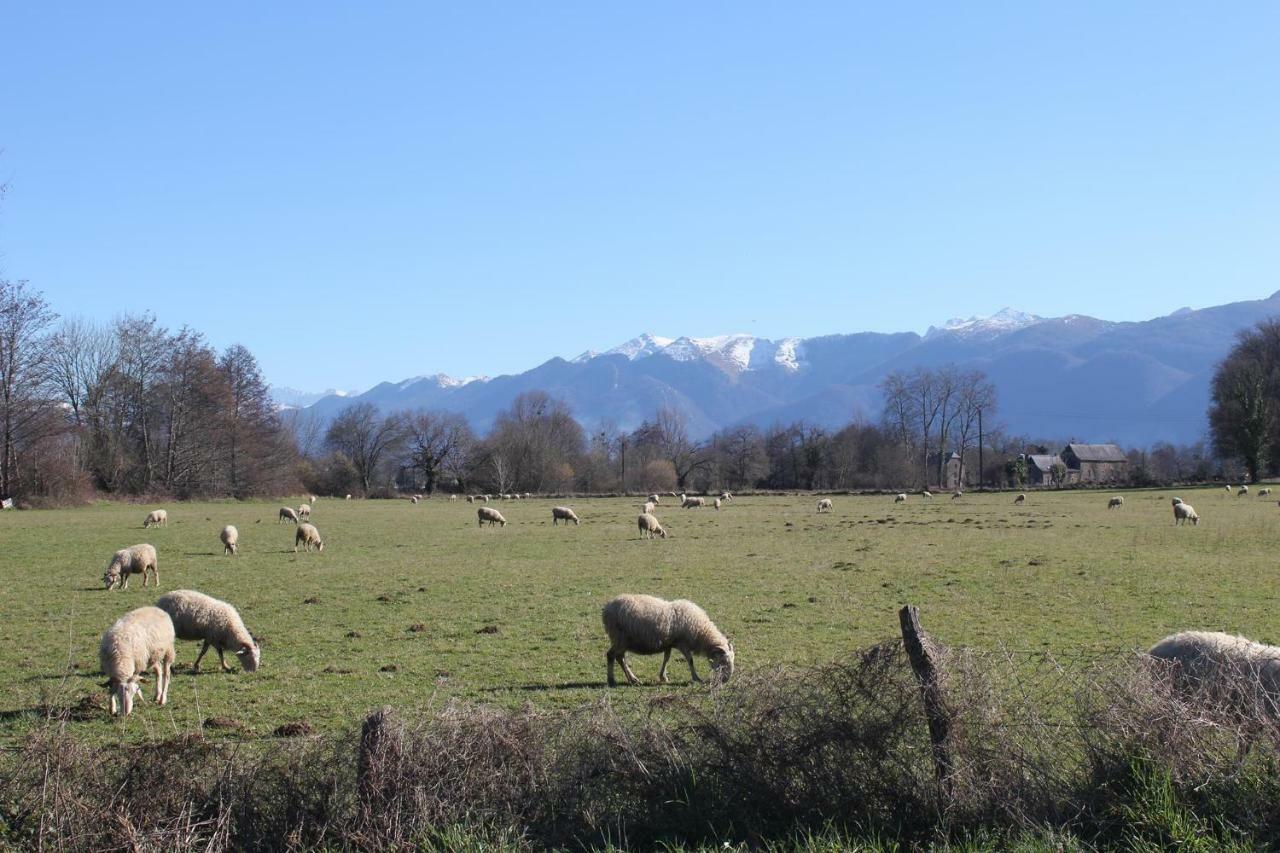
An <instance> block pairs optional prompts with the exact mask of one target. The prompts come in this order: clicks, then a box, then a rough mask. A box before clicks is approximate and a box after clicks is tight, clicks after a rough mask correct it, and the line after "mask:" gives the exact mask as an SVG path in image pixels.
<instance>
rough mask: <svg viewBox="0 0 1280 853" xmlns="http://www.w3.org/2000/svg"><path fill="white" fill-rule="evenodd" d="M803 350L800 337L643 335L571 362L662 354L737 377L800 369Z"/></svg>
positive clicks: (586, 353)
mask: <svg viewBox="0 0 1280 853" xmlns="http://www.w3.org/2000/svg"><path fill="white" fill-rule="evenodd" d="M803 349H804V348H803V346H802V345H801V340H800V339H799V338H784V339H782V340H781V341H770V340H766V339H765V338H757V337H753V336H751V335H747V334H733V335H714V336H712V337H706V338H692V337H688V336H682V337H679V338H664V337H660V336H658V335H653V334H650V333H648V332H646V333H645V334H643V335H640V336H639V337H636V338H632V339H631V340H629V341H627V342H626V343H624V344H621V345H619V346H616V347H614V348H613V349H611V350H607V351H605V352H603V353H598V352H596V351H594V350H587V351H586V352H584V353H583V354H582V355H580V356H578V357H577V358H575V359H574V361H576V362H585V361H590V360H591V359H593V358H596V357H598V356H601V355H623V356H626V357H627V358H628V359H630V360H631V361H636V360H637V359H641V358H647V357H649V356H651V355H657V354H659V353H661V354H662V355H665V356H666V357H667V358H670V359H672V360H673V361H706V362H707V363H709V364H712V365H714V366H715V367H717V368H719V369H720V370H723V371H724V372H725V373H729V374H734V375H736V374H738V373H741V372H743V371H745V370H762V369H764V368H767V367H769V366H777V367H781V368H782V369H784V370H788V371H796V370H799V369H800V368H801V367H802V366H803V364H804V358H803V356H804V353H803Z"/></svg>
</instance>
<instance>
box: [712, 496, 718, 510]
mask: <svg viewBox="0 0 1280 853" xmlns="http://www.w3.org/2000/svg"><path fill="white" fill-rule="evenodd" d="M711 503H712V505H713V506H715V508H716V510H717V511H719V509H720V498H716V499H715V500H714V501H712V502H711Z"/></svg>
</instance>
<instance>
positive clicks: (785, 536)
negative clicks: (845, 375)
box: [0, 489, 1280, 741]
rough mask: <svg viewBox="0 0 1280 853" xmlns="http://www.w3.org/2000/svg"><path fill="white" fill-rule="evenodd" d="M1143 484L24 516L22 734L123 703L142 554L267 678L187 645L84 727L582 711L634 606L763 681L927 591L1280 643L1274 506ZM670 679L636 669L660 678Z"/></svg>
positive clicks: (18, 602) (1042, 627) (1047, 616)
mask: <svg viewBox="0 0 1280 853" xmlns="http://www.w3.org/2000/svg"><path fill="white" fill-rule="evenodd" d="M1174 494H1177V495H1178V496H1180V497H1182V498H1183V499H1184V500H1186V501H1188V502H1190V503H1192V504H1194V505H1195V507H1196V509H1197V510H1198V511H1199V513H1200V516H1201V518H1202V519H1203V520H1202V522H1201V524H1200V526H1199V527H1196V528H1190V527H1187V528H1183V527H1177V528H1175V527H1174V526H1173V521H1172V514H1171V512H1170V508H1169V498H1170V497H1171V496H1172V495H1174ZM1125 495H1126V504H1125V506H1124V507H1123V508H1122V509H1119V510H1112V511H1108V510H1107V509H1106V504H1107V497H1108V494H1107V493H1105V492H1064V493H1047V492H1046V493H1040V492H1031V493H1029V499H1028V502H1027V504H1026V505H1025V506H1014V505H1013V503H1012V501H1013V496H1012V495H1011V494H1008V493H1001V494H992V495H968V496H965V497H964V498H963V499H961V500H959V501H955V502H953V501H951V500H950V499H948V498H946V497H937V498H934V499H933V500H931V501H928V500H925V499H923V498H920V497H918V496H912V497H911V498H910V499H909V500H908V502H907V503H906V504H900V505H894V504H893V502H892V499H891V498H889V497H878V496H877V497H842V496H837V497H835V498H834V502H835V510H834V512H832V513H831V514H829V515H816V514H815V512H814V506H815V499H813V498H810V497H808V496H802V497H742V498H738V499H736V500H734V501H733V502H732V503H730V504H728V505H727V506H726V508H725V509H724V510H723V511H721V512H718V513H717V512H716V511H715V510H713V509H699V510H679V509H677V508H675V507H667V506H665V505H664V506H661V507H659V510H658V514H659V517H660V518H661V519H662V521H663V523H664V524H665V525H666V526H667V528H668V530H669V531H670V532H671V538H669V539H667V540H665V541H652V542H651V541H647V540H640V539H639V538H637V531H636V527H635V516H636V513H637V512H638V508H637V506H638V502H637V501H636V500H631V499H591V500H576V501H550V500H529V501H518V502H501V503H499V504H497V506H498V507H499V509H501V511H502V512H503V513H504V514H505V515H506V517H507V519H508V521H509V522H510V523H509V524H508V525H507V526H506V527H505V528H501V529H500V528H493V529H489V528H487V527H486V528H485V529H477V526H476V520H475V508H474V507H473V506H470V505H468V504H466V503H465V502H463V501H457V502H450V501H442V500H439V499H434V500H431V501H426V502H424V503H422V504H419V505H417V506H415V505H412V504H410V503H409V502H407V501H349V502H347V501H332V500H325V499H322V500H320V501H319V502H318V504H317V506H316V508H315V512H314V516H313V522H314V523H315V524H316V525H317V527H318V528H319V529H320V531H321V534H322V535H323V537H324V540H325V550H324V552H323V553H321V554H315V553H311V554H304V553H298V554H294V553H293V532H294V528H293V526H292V525H277V523H276V510H277V508H278V507H279V506H280V504H279V503H278V502H270V503H267V502H256V503H234V502H206V503H191V504H181V503H173V504H168V505H167V506H166V508H167V509H168V510H169V517H170V523H169V526H168V527H167V528H161V529H151V530H143V529H142V528H141V522H142V519H143V517H144V516H145V515H146V513H147V511H148V510H149V509H150V508H151V507H149V506H131V505H120V504H102V505H98V506H94V507H90V508H85V509H70V510H54V511H31V512H9V513H4V514H3V515H0V536H3V541H4V550H3V552H2V553H3V557H0V575H2V577H0V581H2V582H0V613H2V614H3V617H2V619H0V640H2V642H0V682H2V683H5V684H7V685H9V688H10V689H9V690H8V691H6V699H5V700H4V702H3V703H2V704H0V734H2V735H3V736H4V738H5V739H7V740H10V741H12V740H13V739H14V738H15V737H16V736H18V735H20V734H22V733H23V732H25V731H27V730H29V729H31V728H32V727H33V726H34V725H36V724H37V722H38V720H39V717H40V709H41V708H42V707H47V706H51V705H69V704H72V705H73V704H75V703H76V702H77V701H79V700H81V699H82V698H83V697H85V696H91V695H97V696H99V697H102V696H104V695H105V691H104V690H103V689H102V687H101V681H102V678H101V676H100V675H98V674H97V669H98V665H97V644H98V638H99V637H100V635H101V633H102V631H103V630H104V629H105V628H106V627H107V626H108V625H109V624H110V623H111V622H112V621H113V620H114V619H115V618H117V617H118V616H119V615H120V614H122V613H124V612H125V611H127V610H129V609H131V608H133V607H137V606H141V605H143V604H149V603H152V602H153V601H154V600H155V598H156V597H157V593H156V592H155V590H154V589H152V588H150V587H148V588H147V589H146V590H143V588H142V586H141V583H140V579H139V578H138V577H137V576H135V577H134V578H133V579H132V580H131V582H130V587H129V589H128V590H125V591H115V592H106V591H105V590H104V589H103V587H102V582H101V576H102V571H103V569H104V568H105V566H106V564H107V562H108V560H109V558H110V555H111V553H112V552H113V551H114V550H116V549H117V548H121V547H125V546H127V545H132V544H135V543H139V542H150V543H152V544H154V545H155V546H156V548H157V549H158V551H159V559H160V580H161V586H160V589H161V590H162V591H164V590H171V589H177V588H184V587H186V588H194V589H199V590H201V591H203V592H207V593H209V594H211V595H215V596H217V597H220V598H225V599H227V600H229V601H231V602H233V603H234V604H236V606H237V607H239V608H240V611H241V613H242V614H243V615H244V617H245V620H246V622H247V624H248V625H249V628H250V629H251V630H252V631H253V632H254V633H255V634H257V635H259V636H260V637H261V640H262V644H263V666H262V669H261V670H260V671H259V672H258V673H255V674H253V675H246V674H244V673H240V672H238V671H237V672H236V673H234V674H225V675H224V674H223V673H221V672H218V671H217V664H216V657H215V658H210V657H206V659H205V666H204V671H203V672H202V673H201V674H199V675H198V676H193V675H191V674H190V672H189V666H190V663H191V661H193V660H194V658H195V654H196V652H197V651H198V650H199V646H198V644H193V643H184V644H181V645H180V647H179V650H178V661H179V666H178V668H177V670H176V673H175V678H174V682H173V687H172V690H171V694H170V705H169V706H168V707H166V708H164V709H161V708H157V707H155V706H153V705H151V704H150V703H149V702H147V703H146V704H144V705H143V706H142V708H141V710H140V712H137V713H135V714H134V715H133V716H132V717H131V718H129V719H127V720H123V721H113V720H111V719H109V718H108V717H107V715H106V713H105V712H102V713H87V714H85V715H84V716H85V717H86V719H82V720H77V721H75V722H73V723H72V724H71V725H72V726H73V727H74V730H75V731H76V732H77V733H78V734H82V735H84V736H86V737H88V738H89V739H91V740H94V739H98V740H100V739H118V738H119V737H121V736H125V737H127V738H130V739H149V738H154V737H160V736H165V735H169V734H173V733H175V732H181V731H188V730H191V729H193V728H197V727H199V726H200V725H201V724H202V723H203V721H205V720H208V719H210V718H223V719H224V722H225V724H228V725H231V726H233V727H232V728H229V729H226V731H227V733H228V736H233V737H243V736H252V735H259V736H265V735H269V734H270V733H271V732H272V731H273V730H274V729H275V728H276V727H278V726H280V725H282V724H287V723H297V722H302V721H305V722H306V723H307V724H308V725H309V726H310V727H312V728H313V729H314V730H316V731H334V730H337V729H340V728H342V727H346V726H350V725H351V724H353V723H354V722H356V721H357V720H358V719H359V718H360V717H361V716H363V715H364V714H365V713H366V712H367V711H368V710H369V709H370V708H373V707H376V706H379V705H383V704H391V705H394V706H397V707H399V708H405V709H418V708H424V707H432V706H439V705H440V704H442V703H443V701H444V700H445V699H447V698H450V697H460V698H465V699H469V700H473V701H479V702H483V703H490V704H496V705H501V706H507V707H515V706H520V705H522V704H524V703H526V702H529V703H533V704H534V705H536V706H540V707H568V706H576V705H580V704H582V703H584V702H587V701H590V700H591V699H593V698H598V697H599V696H600V695H601V693H602V691H603V690H604V687H603V685H604V664H605V660H604V652H605V642H604V634H603V629H602V628H601V625H600V616H599V612H600V606H601V604H602V603H603V602H604V601H606V600H607V599H608V598H609V597H611V596H612V595H615V594H617V593H620V592H649V593H653V594H656V595H661V596H664V597H669V598H676V597H686V598H691V599H693V600H695V601H697V602H698V603H699V604H701V605H702V606H703V607H704V608H706V610H707V611H708V613H709V614H710V615H711V616H712V618H713V619H714V620H715V621H716V622H717V624H718V625H719V626H720V628H721V629H722V630H724V631H725V633H727V634H728V635H729V637H730V638H731V639H732V640H733V641H734V642H735V645H736V648H737V665H738V667H739V668H740V670H742V671H748V670H753V669H757V668H764V667H767V666H770V665H776V664H814V663H820V662H825V661H830V660H836V659H840V658H841V657H842V655H844V654H845V653H846V652H847V651H848V650H850V649H851V648H853V647H856V646H860V645H865V644H869V643H873V642H876V641H879V640H882V639H885V638H888V637H892V636H894V635H896V633H897V619H896V613H895V611H896V608H897V607H899V606H900V605H901V604H903V603H905V602H911V603H915V604H918V605H920V607H921V612H922V617H923V620H924V623H925V625H926V627H927V628H929V629H930V630H931V631H933V632H934V633H936V634H937V635H938V636H939V637H941V638H942V639H943V640H945V641H946V642H948V643H951V644H954V645H972V646H981V647H990V646H996V645H1000V644H1007V645H1009V646H1011V647H1015V648H1020V649H1040V648H1044V649H1052V650H1055V651H1072V650H1077V649H1086V650H1094V651H1102V650H1107V649H1120V648H1134V647H1145V646H1147V645H1149V644H1151V643H1152V642H1153V641H1155V640H1156V639H1159V638H1160V637H1162V636H1164V635H1165V634H1167V633H1170V632H1172V631H1175V630H1179V629H1185V628H1209V629H1220V630H1228V631H1239V632H1241V633H1244V634H1246V635H1248V636H1250V637H1252V638H1255V639H1258V640H1262V641H1275V640H1278V639H1280V612H1278V611H1277V609H1276V607H1275V592H1276V589H1277V583H1276V580H1275V577H1276V564H1275V556H1274V555H1275V554H1276V553H1277V545H1280V527H1278V525H1277V521H1278V520H1280V518H1278V517H1277V513H1280V509H1278V508H1277V506H1276V504H1275V503H1274V502H1273V501H1271V500H1268V499H1259V498H1256V497H1252V496H1250V497H1241V498H1236V497H1228V496H1227V495H1226V493H1225V492H1224V491H1223V490H1221V489H1212V490H1210V489H1203V490H1187V489H1182V490H1168V489H1166V490H1157V491H1135V492H1126V493H1125ZM293 503H294V505H296V503H297V501H296V500H294V501H293ZM555 503H569V504H572V505H573V506H574V507H575V508H576V510H577V512H578V514H579V515H580V516H582V518H583V524H582V526H581V527H569V528H563V527H560V528H553V526H552V524H551V513H550V508H551V506H552V505H553V504H555ZM228 523H230V524H235V525H236V526H237V527H238V528H239V529H240V541H241V554H240V555H239V556H238V557H235V558H231V557H223V556H222V553H221V552H222V547H221V544H220V543H219V542H218V538H217V537H218V531H219V530H220V529H221V527H222V525H224V524H228ZM676 661H678V656H677V659H676ZM676 661H673V668H672V676H673V683H672V684H671V685H670V686H667V687H661V688H659V687H650V686H646V687H645V688H642V689H630V690H628V689H619V690H616V691H613V692H612V694H611V698H612V699H613V700H614V702H615V703H621V704H622V705H623V706H624V707H626V706H627V705H628V704H631V705H634V706H635V707H640V705H641V704H642V703H644V702H646V701H647V700H649V699H652V698H653V697H654V695H655V692H656V691H660V690H668V691H683V690H687V689H688V688H687V680H688V675H687V672H685V671H684V670H683V668H682V666H675V665H674V664H675V663H676ZM658 664H659V659H657V658H647V659H646V658H640V659H637V660H636V661H635V662H634V663H633V667H634V668H635V669H636V671H637V674H638V675H640V677H641V678H642V679H644V680H645V681H646V682H647V683H648V684H652V683H653V682H654V681H655V680H656V675H657V669H658ZM699 666H700V671H702V672H704V673H705V671H706V663H705V661H701V662H699ZM149 689H150V688H149V686H148V688H147V695H148V697H149ZM208 734H211V735H212V734H214V732H209V733H208Z"/></svg>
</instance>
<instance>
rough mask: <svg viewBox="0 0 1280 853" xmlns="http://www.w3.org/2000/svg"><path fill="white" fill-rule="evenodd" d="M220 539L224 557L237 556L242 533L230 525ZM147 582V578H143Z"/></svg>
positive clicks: (220, 535)
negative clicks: (237, 547)
mask: <svg viewBox="0 0 1280 853" xmlns="http://www.w3.org/2000/svg"><path fill="white" fill-rule="evenodd" d="M218 538H219V539H221V540H222V556H224V557H225V556H227V555H228V554H230V555H231V556H233V557H234V556H235V555H236V546H237V545H239V543H240V531H239V530H236V528H235V526H234V525H231V524H228V525H227V526H226V527H224V528H222V532H221V533H219V534H218ZM143 580H144V581H145V580H146V578H143Z"/></svg>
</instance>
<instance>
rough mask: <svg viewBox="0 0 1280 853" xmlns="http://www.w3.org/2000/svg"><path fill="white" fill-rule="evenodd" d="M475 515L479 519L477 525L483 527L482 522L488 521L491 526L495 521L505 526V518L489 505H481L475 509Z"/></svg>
mask: <svg viewBox="0 0 1280 853" xmlns="http://www.w3.org/2000/svg"><path fill="white" fill-rule="evenodd" d="M476 517H477V518H478V519H479V525H480V526H481V527H484V523H485V522H486V521H487V522H489V526H490V527H493V525H494V524H495V523H497V524H499V525H501V526H502V527H506V526H507V520H506V519H505V518H503V517H502V513H500V512H498V511H497V510H496V509H494V508H493V507H491V506H482V507H480V508H479V509H478V510H476Z"/></svg>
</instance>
